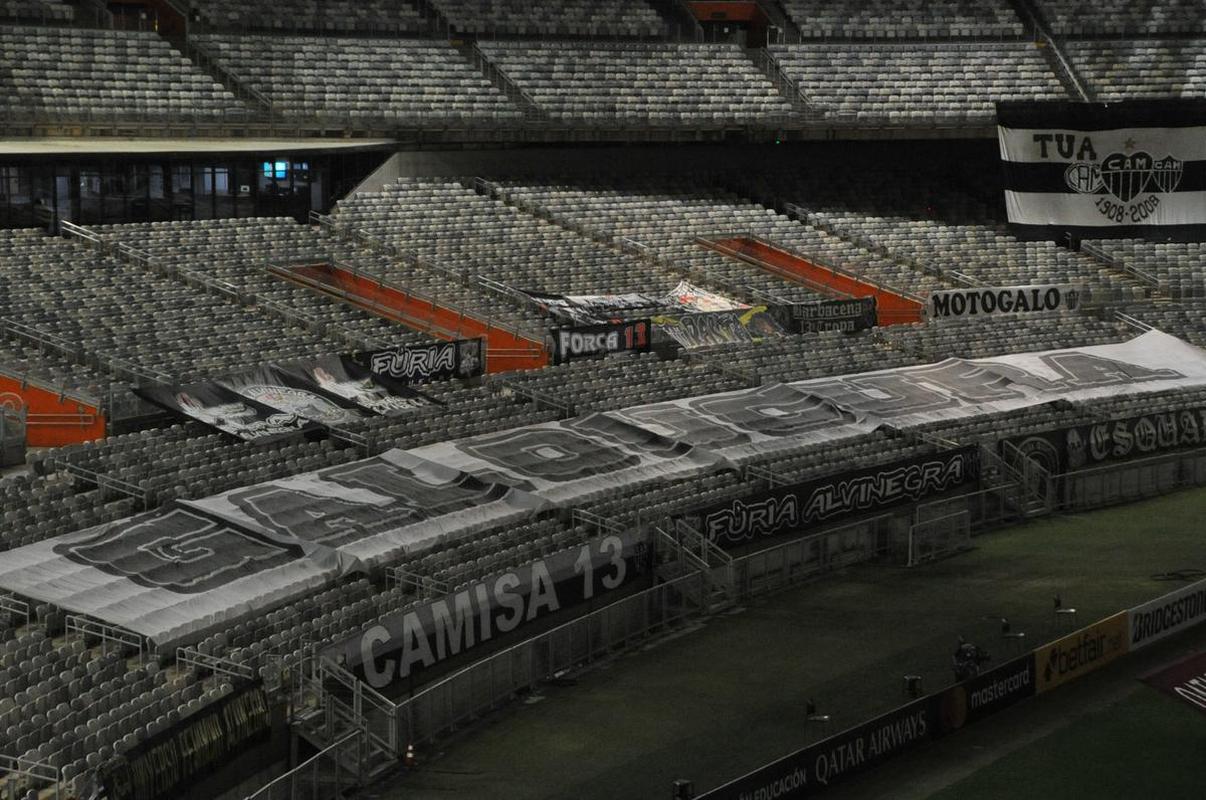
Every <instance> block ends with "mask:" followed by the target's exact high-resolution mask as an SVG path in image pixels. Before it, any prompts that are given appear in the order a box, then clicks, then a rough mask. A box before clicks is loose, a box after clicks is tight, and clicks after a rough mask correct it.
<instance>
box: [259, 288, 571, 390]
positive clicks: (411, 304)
mask: <svg viewBox="0 0 1206 800" xmlns="http://www.w3.org/2000/svg"><path fill="white" fill-rule="evenodd" d="M269 271H270V272H272V274H274V275H276V276H278V277H281V278H284V279H285V280H288V281H291V282H293V283H296V284H298V285H301V286H305V287H306V288H308V289H312V290H314V291H317V292H322V293H323V294H327V295H331V296H333V297H337V298H339V299H340V300H342V301H344V302H345V303H348V304H350V305H354V306H357V307H359V308H363V309H364V310H366V311H369V312H371V313H373V314H376V315H377V316H380V317H385V318H386V319H389V320H393V321H394V322H398V323H400V324H402V325H405V326H406V327H408V328H412V329H414V330H417V331H420V332H422V333H429V334H431V335H432V336H435V337H436V338H439V339H445V340H453V339H476V338H484V339H485V340H486V369H487V371H488V372H491V373H494V372H509V371H511V370H517V369H537V368H539V367H543V366H546V365H547V364H548V363H549V357H548V353H547V352H546V350H545V346H544V342H541V341H536V340H535V339H533V338H531V337H530V336H525V335H523V334H521V333H519V332H517V331H515V330H513V329H511V328H509V327H507V326H504V325H501V324H500V323H497V322H494V321H492V320H489V319H487V320H482V319H479V318H478V317H476V316H471V315H469V314H466V313H465V312H464V311H463V310H461V309H458V308H455V307H453V306H451V305H449V304H446V303H439V302H436V301H434V300H431V299H429V298H427V297H423V296H421V295H417V294H414V293H413V292H408V291H406V290H405V289H402V288H399V287H397V286H392V285H390V284H388V283H386V282H384V281H382V280H380V279H378V278H376V277H374V276H372V275H369V274H367V273H363V272H357V271H355V270H352V269H348V268H346V267H341V266H336V265H334V264H302V265H295V266H287V267H281V266H272V267H269Z"/></svg>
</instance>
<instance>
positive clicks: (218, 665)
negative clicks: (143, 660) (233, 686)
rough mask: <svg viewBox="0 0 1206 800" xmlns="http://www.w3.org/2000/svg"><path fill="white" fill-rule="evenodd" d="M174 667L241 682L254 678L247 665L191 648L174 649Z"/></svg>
mask: <svg viewBox="0 0 1206 800" xmlns="http://www.w3.org/2000/svg"><path fill="white" fill-rule="evenodd" d="M176 666H178V667H193V668H195V669H198V670H202V671H204V672H212V673H214V674H216V675H226V676H227V677H230V678H240V679H243V680H251V679H253V678H254V677H255V670H254V669H252V667H251V665H249V664H241V663H239V662H237V661H231V660H230V659H227V658H222V657H220V656H215V655H210V654H209V653H202V652H201V651H200V650H197V649H196V648H193V647H177V648H176Z"/></svg>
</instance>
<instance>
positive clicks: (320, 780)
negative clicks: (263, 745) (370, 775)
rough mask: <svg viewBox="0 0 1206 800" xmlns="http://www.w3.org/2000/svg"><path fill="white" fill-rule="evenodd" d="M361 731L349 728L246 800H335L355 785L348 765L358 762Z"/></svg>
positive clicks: (355, 782) (362, 739)
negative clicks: (328, 744)
mask: <svg viewBox="0 0 1206 800" xmlns="http://www.w3.org/2000/svg"><path fill="white" fill-rule="evenodd" d="M363 745H364V734H363V733H362V732H360V731H353V732H352V733H349V734H348V735H347V736H344V737H343V738H342V739H340V740H339V741H337V742H334V743H333V744H331V745H330V746H328V747H327V748H326V749H324V750H322V751H320V752H318V753H317V754H316V755H314V756H312V757H311V758H309V759H307V760H306V761H303V762H302V763H301V764H298V765H297V766H296V767H294V768H293V769H291V770H289V771H288V772H286V773H285V774H284V775H281V776H280V777H278V778H276V779H274V780H272V781H271V782H269V783H268V784H267V785H265V786H264V787H263V788H262V789H260V790H258V791H257V792H255V793H254V794H251V795H248V796H247V798H246V800H336V799H337V798H341V797H343V793H344V792H345V791H347V790H349V789H352V788H355V787H356V786H358V783H357V781H356V779H355V777H354V775H353V774H352V773H351V772H350V771H349V769H348V765H349V764H354V763H358V761H359V759H360V751H361V748H362V747H363Z"/></svg>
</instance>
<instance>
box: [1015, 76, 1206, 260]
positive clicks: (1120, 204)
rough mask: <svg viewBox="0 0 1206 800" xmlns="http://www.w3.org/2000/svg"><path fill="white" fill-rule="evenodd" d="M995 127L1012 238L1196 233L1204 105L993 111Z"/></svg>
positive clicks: (1204, 205) (1043, 105) (1204, 202)
mask: <svg viewBox="0 0 1206 800" xmlns="http://www.w3.org/2000/svg"><path fill="white" fill-rule="evenodd" d="M997 125H998V127H997V136H998V139H999V141H1000V145H1001V162H1002V167H1003V171H1004V180H1005V205H1006V208H1007V210H1008V212H1009V222H1010V225H1011V226H1013V227H1014V230H1015V233H1018V234H1021V235H1024V236H1027V237H1028V238H1053V239H1056V238H1061V237H1062V235H1063V234H1064V233H1072V234H1073V235H1076V236H1081V237H1085V238H1111V237H1129V236H1143V235H1147V234H1150V233H1151V232H1152V229H1166V230H1163V231H1157V232H1158V233H1160V234H1162V235H1168V236H1173V237H1178V238H1180V237H1192V236H1197V235H1200V234H1201V233H1203V232H1206V101H1202V100H1150V101H1129V102H1124V103H1110V104H1108V105H1107V104H1098V103H1063V102H1036V103H1031V102H1008V103H998V104H997ZM1195 226H1201V227H1200V228H1195Z"/></svg>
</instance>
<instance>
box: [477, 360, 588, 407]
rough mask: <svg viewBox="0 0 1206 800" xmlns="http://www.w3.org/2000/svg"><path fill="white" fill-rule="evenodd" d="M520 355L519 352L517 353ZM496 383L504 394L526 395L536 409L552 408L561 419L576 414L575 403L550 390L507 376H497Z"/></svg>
mask: <svg viewBox="0 0 1206 800" xmlns="http://www.w3.org/2000/svg"><path fill="white" fill-rule="evenodd" d="M515 355H519V354H515ZM494 380H495V384H496V385H497V386H498V387H499V388H500V389H501V390H502V392H503V394H512V395H518V396H519V397H525V398H527V399H528V400H530V401H531V402H532V404H533V405H534V406H536V409H537V410H539V409H541V408H551V409H553V410H554V411H556V412H557V413H558V414H560V415H561V419H569V418H570V417H572V416H574V404H573V403H570V402H568V401H566V400H563V399H562V398H560V397H558V396H556V395H554V394H551V393H549V392H545V391H541V390H540V389H536V388H533V387H531V386H526V385H524V384H522V383H517V382H515V381H510V380H507V379H506V378H501V377H495V379H494Z"/></svg>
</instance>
